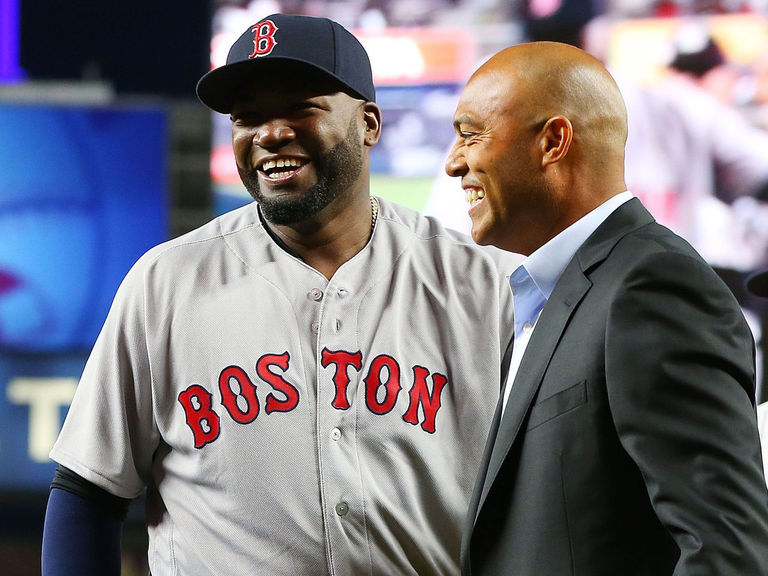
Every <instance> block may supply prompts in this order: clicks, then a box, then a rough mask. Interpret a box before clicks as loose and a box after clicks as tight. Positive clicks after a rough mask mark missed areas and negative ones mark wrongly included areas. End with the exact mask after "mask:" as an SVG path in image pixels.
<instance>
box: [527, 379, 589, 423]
mask: <svg viewBox="0 0 768 576" xmlns="http://www.w3.org/2000/svg"><path fill="white" fill-rule="evenodd" d="M586 402H587V381H586V380H582V381H581V382H578V383H576V384H574V385H573V386H570V387H569V388H566V389H565V390H562V391H560V392H558V393H556V394H553V395H552V396H550V397H548V398H544V399H543V400H539V401H538V402H536V404H534V405H533V408H531V414H530V416H529V417H528V425H527V426H526V428H525V429H526V430H532V429H533V428H536V426H540V425H541V424H544V423H545V422H548V421H549V420H552V418H556V417H557V416H560V415H561V414H565V413H566V412H568V411H570V410H573V409H574V408H577V407H578V406H581V405H582V404H585V403H586Z"/></svg>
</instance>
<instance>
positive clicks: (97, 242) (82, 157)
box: [0, 104, 169, 492]
mask: <svg viewBox="0 0 768 576" xmlns="http://www.w3.org/2000/svg"><path fill="white" fill-rule="evenodd" d="M166 143H167V137H166V112H165V110H164V109H161V108H156V107H101V106H99V107H92V106H88V107H86V106H33V105H9V104H0V422H2V425H0V492H6V491H19V490H21V491H29V490H33V491H43V490H45V489H47V487H48V484H49V483H50V481H51V478H52V476H53V470H54V467H55V464H54V463H52V462H51V461H50V460H49V459H48V452H49V450H50V448H51V446H52V443H53V441H54V440H55V438H56V436H57V435H58V432H59V428H60V426H61V423H62V422H63V419H64V416H65V414H66V411H67V408H68V406H69V403H70V401H71V399H72V395H73V394H74V391H75V388H76V386H77V380H78V378H79V376H80V373H81V372H82V369H83V367H84V365H85V361H86V359H87V357H88V353H89V351H90V348H91V347H92V346H93V343H94V341H95V340H96V337H97V336H98V333H99V330H100V329H101V326H102V324H103V322H104V319H105V318H106V315H107V312H108V311H109V307H110V305H111V303H112V299H113V297H114V294H115V291H116V290H117V288H118V286H119V284H120V281H121V280H122V278H123V276H125V274H126V272H128V270H129V268H130V267H131V265H132V264H133V263H134V262H135V261H136V260H137V259H138V257H139V256H140V255H141V254H142V253H143V252H145V251H146V250H147V249H149V248H150V247H152V246H154V245H155V244H158V243H160V242H162V241H163V240H166V239H167V238H168V232H167V230H168V225H167V223H168V203H169V202H168V193H167V164H168V162H167V156H168V153H167V149H166V148H167V145H166Z"/></svg>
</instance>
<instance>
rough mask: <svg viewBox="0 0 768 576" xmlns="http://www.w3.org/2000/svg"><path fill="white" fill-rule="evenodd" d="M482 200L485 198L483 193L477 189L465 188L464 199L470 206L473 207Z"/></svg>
mask: <svg viewBox="0 0 768 576" xmlns="http://www.w3.org/2000/svg"><path fill="white" fill-rule="evenodd" d="M483 198H485V191H483V190H481V189H479V188H466V189H465V190H464V199H465V200H466V201H467V202H469V204H470V205H471V206H475V205H476V204H477V203H479V202H480V201H481V200H482V199H483Z"/></svg>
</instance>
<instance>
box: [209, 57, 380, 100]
mask: <svg viewBox="0 0 768 576" xmlns="http://www.w3.org/2000/svg"><path fill="white" fill-rule="evenodd" d="M281 63H282V64H285V63H292V64H298V65H299V66H298V67H297V68H298V69H301V68H304V69H305V71H306V72H307V73H312V72H316V73H318V74H319V75H321V76H324V77H326V78H329V79H331V80H334V81H336V82H337V83H338V84H339V86H340V88H341V89H342V90H345V91H347V92H349V93H350V94H352V95H354V96H355V97H357V98H361V99H363V100H367V98H366V97H365V96H364V95H362V94H360V93H358V92H357V91H356V90H354V89H353V88H352V87H350V86H349V85H348V84H346V83H345V82H344V81H343V80H341V79H340V78H339V77H338V76H336V75H335V74H331V73H330V72H328V71H327V70H325V69H323V68H320V67H319V66H316V65H314V64H313V63H311V62H307V61H306V60H302V59H300V58H290V57H283V56H278V57H268V58H259V59H253V60H243V61H240V62H234V63H232V64H227V65H226V66H221V67H219V68H216V69H214V70H211V71H210V72H208V73H207V74H205V75H204V76H203V77H202V78H200V80H199V81H198V83H197V87H196V92H197V97H198V98H199V99H200V101H201V102H202V103H203V104H205V105H206V106H208V107H209V108H210V109H211V110H215V111H216V112H221V113H222V114H229V113H230V112H231V111H232V106H233V104H234V102H235V99H236V98H237V97H238V95H239V93H240V91H241V90H242V89H243V87H244V86H246V85H247V84H248V83H251V82H253V81H254V80H256V79H257V78H258V77H259V75H260V74H262V72H264V69H265V68H267V67H269V66H273V65H274V66H276V65H279V64H281ZM266 79H267V78H265V80H266Z"/></svg>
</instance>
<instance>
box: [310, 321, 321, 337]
mask: <svg viewBox="0 0 768 576" xmlns="http://www.w3.org/2000/svg"><path fill="white" fill-rule="evenodd" d="M318 332H320V322H312V333H313V334H317V333H318Z"/></svg>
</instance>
